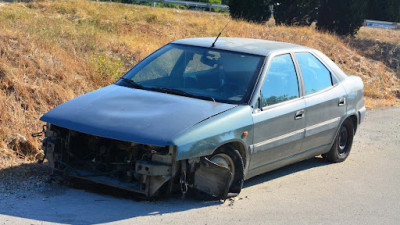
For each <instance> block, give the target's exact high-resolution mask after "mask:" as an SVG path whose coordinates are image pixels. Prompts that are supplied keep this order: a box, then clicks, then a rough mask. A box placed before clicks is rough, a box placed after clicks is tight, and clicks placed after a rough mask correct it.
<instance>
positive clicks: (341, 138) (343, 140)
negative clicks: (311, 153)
mask: <svg viewBox="0 0 400 225" xmlns="http://www.w3.org/2000/svg"><path fill="white" fill-rule="evenodd" d="M353 138H354V124H353V121H352V120H351V119H346V120H345V121H344V122H343V123H342V125H341V126H340V129H339V132H338V134H337V136H336V138H335V142H334V143H333V145H332V148H331V150H330V151H329V152H328V153H327V154H326V159H327V160H328V161H329V162H343V161H344V160H346V158H347V157H348V156H349V154H350V150H351V146H352V144H353Z"/></svg>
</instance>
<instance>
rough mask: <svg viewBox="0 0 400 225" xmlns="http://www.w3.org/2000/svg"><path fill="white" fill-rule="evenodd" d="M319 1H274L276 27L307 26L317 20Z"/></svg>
mask: <svg viewBox="0 0 400 225" xmlns="http://www.w3.org/2000/svg"><path fill="white" fill-rule="evenodd" d="M319 3H320V0H275V1H274V18H275V23H276V24H277V25H280V24H285V25H296V26H309V25H311V23H312V22H313V21H314V20H315V19H316V18H317V12H318V7H319Z"/></svg>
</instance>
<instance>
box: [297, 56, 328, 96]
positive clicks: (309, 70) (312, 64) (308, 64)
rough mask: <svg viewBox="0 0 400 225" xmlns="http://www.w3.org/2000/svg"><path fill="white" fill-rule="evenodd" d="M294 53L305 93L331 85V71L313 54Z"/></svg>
mask: <svg viewBox="0 0 400 225" xmlns="http://www.w3.org/2000/svg"><path fill="white" fill-rule="evenodd" d="M295 55H296V58H297V61H298V62H299V66H300V69H301V73H302V74H303V80H304V86H305V90H306V94H311V93H314V92H317V91H319V90H322V89H325V88H327V87H330V86H332V79H331V73H330V72H329V70H328V69H327V68H326V67H325V66H324V65H323V64H322V63H321V62H320V61H319V60H318V59H317V58H315V56H313V55H312V54H310V53H307V52H300V53H295Z"/></svg>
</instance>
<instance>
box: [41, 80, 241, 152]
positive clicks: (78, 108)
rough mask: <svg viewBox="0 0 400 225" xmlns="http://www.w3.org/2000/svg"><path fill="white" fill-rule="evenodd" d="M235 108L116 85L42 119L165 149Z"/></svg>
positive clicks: (62, 105)
mask: <svg viewBox="0 0 400 225" xmlns="http://www.w3.org/2000/svg"><path fill="white" fill-rule="evenodd" d="M235 106H236V105H232V104H224V103H218V102H212V101H206V100H201V99H195V98H189V97H183V96H177V95H171V94H165V93H160V92H153V91H147V90H140V89H133V88H128V87H122V86H118V85H115V84H113V85H110V86H107V87H105V88H101V89H99V90H96V91H93V92H90V93H88V94H85V95H82V96H79V97H77V98H75V99H72V100H70V101H68V102H66V103H64V104H61V105H59V106H57V107H56V108H54V109H52V110H50V111H49V112H47V113H46V114H44V115H43V116H42V117H41V118H40V120H42V121H44V122H48V123H51V124H54V125H57V126H60V127H64V128H68V129H71V130H75V131H79V132H82V133H86V134H91V135H95V136H100V137H106V138H112V139H117V140H122V141H129V142H136V143H142V144H149V145H157V146H165V145H170V144H173V143H172V139H173V138H174V137H175V136H177V135H178V134H179V133H181V132H183V131H184V130H185V129H188V128H190V127H192V126H193V125H195V124H196V123H199V122H201V121H203V120H205V119H207V118H209V117H212V116H214V115H216V114H219V113H221V112H224V111H226V110H229V109H231V108H233V107H235Z"/></svg>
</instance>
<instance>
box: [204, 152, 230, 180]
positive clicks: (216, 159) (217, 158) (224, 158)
mask: <svg viewBox="0 0 400 225" xmlns="http://www.w3.org/2000/svg"><path fill="white" fill-rule="evenodd" d="M210 161H211V162H213V163H215V164H217V165H219V166H222V167H225V168H227V169H229V171H230V172H231V173H232V176H231V180H230V181H229V186H231V184H232V182H233V178H234V177H235V164H234V163H233V160H232V159H231V157H229V156H228V155H226V154H223V153H220V154H216V155H214V156H213V157H212V158H211V159H210Z"/></svg>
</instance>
